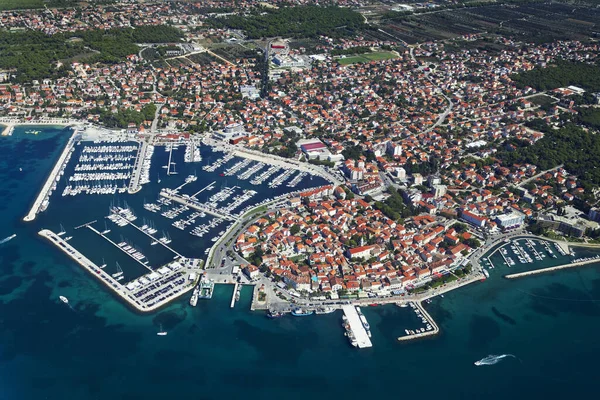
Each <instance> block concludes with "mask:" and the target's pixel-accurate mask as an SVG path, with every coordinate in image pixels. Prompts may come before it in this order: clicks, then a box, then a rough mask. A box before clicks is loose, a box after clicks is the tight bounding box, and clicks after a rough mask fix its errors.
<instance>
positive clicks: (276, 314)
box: [267, 310, 283, 319]
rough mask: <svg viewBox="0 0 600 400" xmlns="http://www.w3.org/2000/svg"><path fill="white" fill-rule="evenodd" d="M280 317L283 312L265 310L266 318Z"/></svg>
mask: <svg viewBox="0 0 600 400" xmlns="http://www.w3.org/2000/svg"><path fill="white" fill-rule="evenodd" d="M281 317H283V313H282V312H279V311H271V310H269V311H267V318H271V319H274V318H281Z"/></svg>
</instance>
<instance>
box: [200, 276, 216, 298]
mask: <svg viewBox="0 0 600 400" xmlns="http://www.w3.org/2000/svg"><path fill="white" fill-rule="evenodd" d="M214 288H215V281H213V280H212V279H206V278H205V277H202V279H201V280H200V293H199V295H198V298H200V299H210V298H212V295H213V290H214Z"/></svg>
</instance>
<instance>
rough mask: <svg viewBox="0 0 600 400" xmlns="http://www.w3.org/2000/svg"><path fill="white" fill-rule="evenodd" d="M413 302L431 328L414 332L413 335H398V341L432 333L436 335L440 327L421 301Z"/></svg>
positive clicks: (422, 336)
mask: <svg viewBox="0 0 600 400" xmlns="http://www.w3.org/2000/svg"><path fill="white" fill-rule="evenodd" d="M414 304H415V306H416V309H417V310H419V312H420V313H421V315H422V316H423V318H425V319H426V320H427V322H428V323H429V324H430V325H431V327H432V328H433V329H432V330H430V331H425V332H420V333H415V334H413V335H406V336H400V337H399V338H398V341H400V342H403V341H405V340H413V339H419V338H424V337H427V336H433V335H437V334H438V333H439V332H440V328H439V327H438V325H437V324H436V323H435V321H434V320H433V318H431V315H429V313H428V312H427V311H425V308H423V305H422V304H421V302H417V301H416V302H415V303H414Z"/></svg>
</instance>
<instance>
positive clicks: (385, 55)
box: [337, 51, 397, 65]
mask: <svg viewBox="0 0 600 400" xmlns="http://www.w3.org/2000/svg"><path fill="white" fill-rule="evenodd" d="M396 57H397V56H396V54H394V53H392V52H389V51H378V52H375V53H366V54H358V55H356V56H349V57H345V58H338V59H337V61H338V62H339V63H340V64H342V65H348V64H355V63H364V62H369V61H378V60H390V59H392V58H396Z"/></svg>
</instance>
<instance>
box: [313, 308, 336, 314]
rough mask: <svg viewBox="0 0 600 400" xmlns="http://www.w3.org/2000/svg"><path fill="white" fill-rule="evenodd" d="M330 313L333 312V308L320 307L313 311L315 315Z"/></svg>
mask: <svg viewBox="0 0 600 400" xmlns="http://www.w3.org/2000/svg"><path fill="white" fill-rule="evenodd" d="M332 312H335V308H333V307H320V308H317V310H316V311H315V313H316V314H317V315H320V314H331V313H332Z"/></svg>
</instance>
